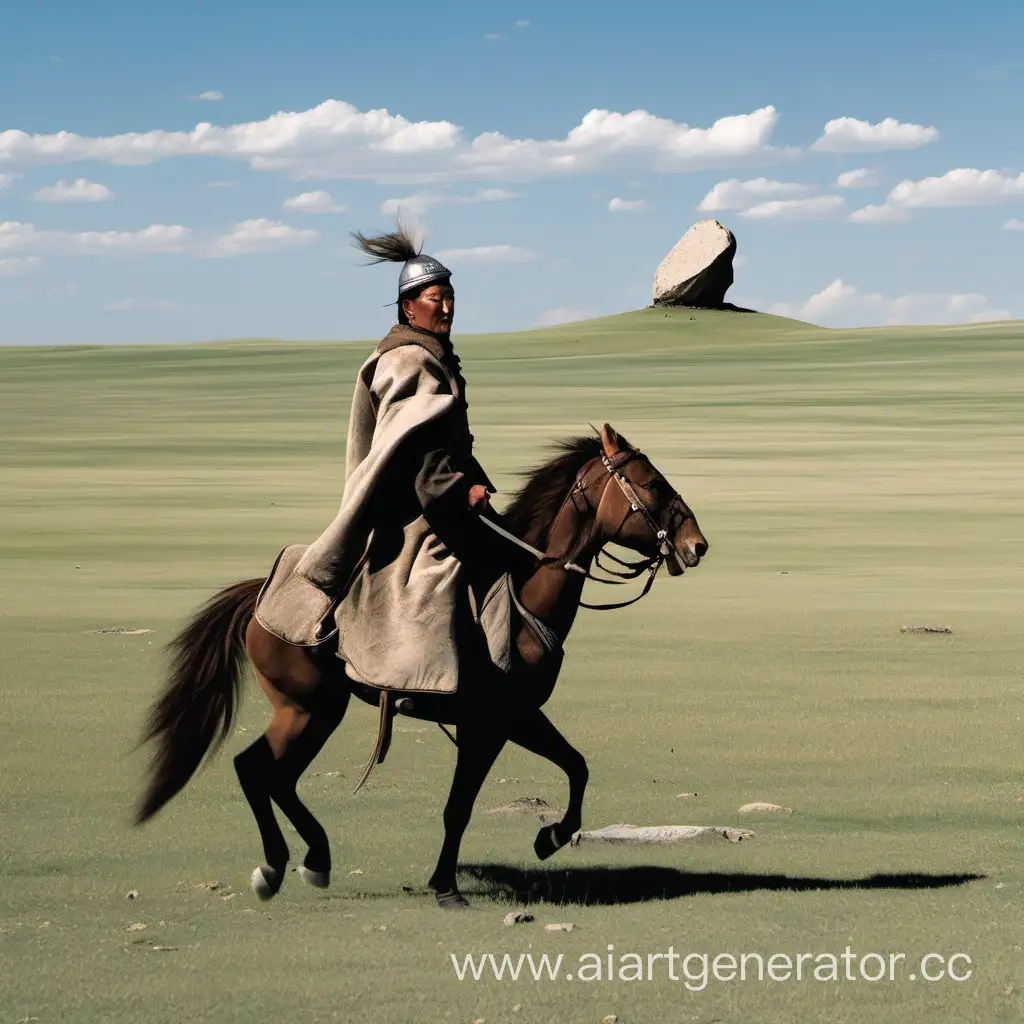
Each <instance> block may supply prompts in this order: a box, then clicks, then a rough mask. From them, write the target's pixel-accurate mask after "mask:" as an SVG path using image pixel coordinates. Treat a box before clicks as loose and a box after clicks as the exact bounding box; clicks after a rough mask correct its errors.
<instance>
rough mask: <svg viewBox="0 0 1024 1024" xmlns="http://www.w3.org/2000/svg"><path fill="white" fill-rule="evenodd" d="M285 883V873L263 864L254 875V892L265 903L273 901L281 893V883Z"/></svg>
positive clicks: (252, 882) (252, 883) (252, 881)
mask: <svg viewBox="0 0 1024 1024" xmlns="http://www.w3.org/2000/svg"><path fill="white" fill-rule="evenodd" d="M283 881H284V871H278V870H277V869H276V868H272V867H268V866H267V865H266V864H261V865H260V866H259V867H258V868H257V869H256V870H255V871H254V872H253V873H252V880H251V883H250V884H251V885H252V891H253V892H254V893H256V895H257V897H258V898H259V899H261V900H262V901H263V902H264V903H266V902H267V900H272V899H273V898H274V897H275V896H276V895H277V894H278V893H279V892H280V891H281V883H282V882H283Z"/></svg>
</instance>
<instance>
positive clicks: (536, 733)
mask: <svg viewBox="0 0 1024 1024" xmlns="http://www.w3.org/2000/svg"><path fill="white" fill-rule="evenodd" d="M508 738H509V739H510V740H511V741H512V742H513V743H517V744H518V745H519V746H521V747H523V748H524V749H525V750H529V751H530V752H531V753H534V754H537V755H539V756H540V757H544V758H547V759H548V760H549V761H551V762H553V763H554V764H556V765H558V767H559V768H561V769H562V771H564V772H565V774H566V775H567V776H568V778H569V804H568V806H567V807H566V809H565V815H564V816H563V817H562V820H561V821H559V822H557V823H556V824H554V825H545V826H544V828H542V829H541V830H540V831H539V832H538V833H537V838H536V839H535V840H534V843H533V849H534V852H535V853H536V854H537V856H538V857H539V858H540V859H541V860H546V859H547V858H548V857H550V856H551V854H553V853H555V851H557V850H560V849H561V848H562V847H563V846H565V844H566V843H568V842H569V840H570V839H572V837H573V835H574V834H575V833H576V832H578V831H579V828H580V826H581V825H582V824H583V794H584V793H585V792H586V789H587V780H588V779H589V778H590V771H589V770H588V768H587V762H586V760H585V759H584V757H583V755H582V754H581V753H580V752H579V751H578V750H577V749H576V748H575V747H574V746H573V745H572V744H571V743H569V741H568V740H567V739H566V738H565V737H564V736H563V735H562V734H561V733H560V732H559V731H558V729H556V728H555V726H554V725H552V724H551V720H550V719H549V718H548V716H547V715H545V714H544V712H543V711H541V710H540V708H538V709H537V710H536V711H533V712H531V713H529V714H527V715H526V716H525V717H523V718H521V719H518V720H516V721H515V722H514V723H513V724H512V726H511V728H510V729H509V737H508Z"/></svg>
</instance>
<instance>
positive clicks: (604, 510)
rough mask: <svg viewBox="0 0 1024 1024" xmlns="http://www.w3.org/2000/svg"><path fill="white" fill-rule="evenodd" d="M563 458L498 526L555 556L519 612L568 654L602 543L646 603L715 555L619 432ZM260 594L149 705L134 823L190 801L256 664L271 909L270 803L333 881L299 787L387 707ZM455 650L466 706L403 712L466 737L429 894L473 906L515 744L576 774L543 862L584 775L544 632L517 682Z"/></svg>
mask: <svg viewBox="0 0 1024 1024" xmlns="http://www.w3.org/2000/svg"><path fill="white" fill-rule="evenodd" d="M557 447H558V450H559V454H558V455H557V456H556V457H555V458H554V459H552V460H551V461H550V462H548V463H547V464H545V465H543V466H540V467H539V468H537V469H536V470H534V471H533V472H532V473H531V474H529V478H528V480H527V483H526V485H525V486H524V487H523V489H522V490H521V491H520V492H519V493H518V494H517V495H516V496H515V497H514V499H513V500H512V502H511V504H510V506H509V508H508V509H507V510H506V511H505V513H504V514H503V517H502V521H503V522H504V524H505V526H506V527H507V528H508V529H509V530H510V531H511V532H512V533H514V534H515V535H516V536H517V537H519V538H521V539H522V540H523V541H525V542H527V543H529V544H530V545H533V546H534V547H536V548H538V549H540V551H542V552H546V553H547V557H546V558H545V559H544V560H543V561H541V562H539V564H538V565H537V567H536V568H535V569H533V570H532V571H531V572H530V574H529V575H527V576H526V577H525V578H523V579H518V580H515V581H514V582H515V587H516V590H517V592H518V594H519V599H520V601H521V603H522V605H523V606H524V607H525V608H526V609H527V610H528V611H529V612H531V613H532V614H533V615H534V616H536V617H537V618H538V619H540V621H541V622H542V623H544V624H546V625H547V626H548V627H549V628H550V629H551V630H553V631H554V633H555V634H556V636H557V638H558V639H559V640H560V641H564V640H565V638H566V637H567V636H568V634H569V630H570V629H571V628H572V624H573V621H574V619H575V617H576V613H577V610H578V609H579V607H580V606H581V603H582V602H581V595H582V591H583V583H584V580H585V579H587V578H590V579H593V578H594V577H593V576H591V574H590V566H591V564H592V563H593V562H594V560H595V559H596V558H597V556H598V555H599V553H600V552H601V551H602V549H603V548H604V546H605V545H606V544H608V543H609V542H612V541H614V542H615V543H617V544H620V545H622V546H624V547H627V548H630V549H632V550H633V551H636V552H638V553H639V554H640V555H641V556H643V558H644V560H643V561H642V562H639V563H634V565H635V568H633V569H632V570H627V571H626V572H617V573H615V575H618V576H621V577H623V578H635V577H636V576H637V575H639V574H640V573H642V572H643V571H644V570H645V569H646V570H649V572H650V577H649V579H648V583H647V586H646V587H645V588H644V593H646V592H647V589H648V588H649V586H650V584H651V582H653V579H654V573H655V572H656V571H657V569H658V567H659V566H660V564H661V562H662V561H667V563H668V571H669V574H670V575H673V576H678V575H681V574H682V572H683V571H684V568H689V567H692V566H695V565H697V564H698V563H699V562H700V560H701V558H702V557H703V556H704V554H705V553H706V551H707V549H708V543H707V541H706V540H705V538H704V535H703V534H702V533H701V531H700V528H699V527H698V525H697V520H696V519H695V517H694V515H693V513H692V512H691V511H690V509H689V507H688V506H687V504H686V502H684V501H683V499H682V497H680V495H679V494H678V492H677V491H676V490H675V489H674V488H673V487H671V486H670V485H669V484H668V483H667V482H666V480H665V478H664V477H663V476H662V475H661V473H659V472H658V470H657V469H655V467H654V466H653V465H652V464H651V462H650V460H649V459H648V458H647V457H646V456H645V455H644V454H643V453H641V452H639V451H637V450H636V449H634V448H632V447H630V446H629V444H628V443H627V442H626V441H625V440H624V439H623V438H620V437H619V436H618V435H617V434H616V433H615V431H614V430H613V429H612V428H611V427H610V426H608V425H607V424H605V427H604V430H603V431H602V432H601V436H600V438H598V437H581V438H572V439H569V440H567V441H564V442H562V443H561V444H560V445H558V446H557ZM616 484H617V485H618V486H616ZM620 564H626V563H621V562H620ZM262 584H263V580H259V579H253V580H246V581H244V582H242V583H236V584H235V585H234V586H231V587H228V588H227V589H226V590H224V591H222V592H221V593H219V594H217V595H216V596H215V597H214V598H212V599H211V600H210V602H209V603H208V604H207V605H206V606H205V607H204V608H203V609H202V610H201V611H200V612H199V613H198V614H197V615H196V616H195V618H194V619H193V620H192V622H191V623H190V624H189V625H188V626H187V627H186V628H185V629H184V630H183V631H182V632H181V634H180V635H179V636H178V637H176V638H175V639H174V640H173V641H172V643H171V645H170V648H171V650H172V652H173V655H174V660H173V664H172V669H171V674H170V678H169V681H168V684H167V686H166V688H165V690H164V693H163V695H162V696H161V697H160V698H159V699H158V700H157V701H156V703H155V704H154V705H153V708H152V710H151V713H150V718H149V724H148V730H147V732H146V737H145V738H146V740H154V741H156V743H157V750H156V754H155V756H154V759H153V762H152V765H151V770H150V779H149V783H148V787H147V791H146V793H145V795H144V797H143V800H142V803H141V805H140V807H139V810H138V816H137V823H142V822H144V821H146V820H147V819H149V818H151V817H152V816H153V815H154V814H156V812H157V811H159V810H160V808H161V807H163V806H164V804H166V803H167V801H168V800H170V799H171V798H172V797H173V796H174V795H175V794H176V793H178V792H179V791H180V790H181V789H182V788H183V787H184V786H185V784H186V783H187V782H188V780H189V779H190V778H191V776H192V774H193V773H194V772H195V770H196V769H197V768H198V767H199V765H200V763H201V762H202V760H203V758H204V757H205V755H206V752H207V751H208V750H209V749H210V747H211V745H213V746H216V745H218V744H219V743H221V742H222V741H223V740H224V739H225V738H226V737H227V736H228V734H229V733H230V729H231V723H232V720H233V717H234V714H235V710H236V708H237V704H238V699H239V690H240V686H241V672H242V668H243V665H244V659H245V656H246V655H248V660H249V661H250V662H251V663H252V666H253V669H254V671H255V673H256V678H257V679H258V680H259V683H260V685H261V686H262V687H263V691H264V692H265V693H266V695H267V697H268V698H269V700H270V703H271V706H272V708H273V718H272V720H271V722H270V725H269V727H268V728H267V730H266V732H265V733H264V734H263V735H262V736H261V737H260V738H259V739H258V740H257V741H256V742H255V743H253V744H252V745H251V746H250V747H248V748H247V749H246V750H244V751H242V753H240V754H239V755H238V756H237V757H236V758H235V769H236V772H237V774H238V780H239V782H240V784H241V787H242V791H243V792H244V793H245V796H246V799H247V800H248V801H249V805H250V807H251V808H252V811H253V814H254V815H255V818H256V822H257V825H258V826H259V830H260V836H261V838H262V841H263V852H264V857H265V863H264V864H262V865H261V866H260V867H258V868H256V870H255V871H254V872H253V878H252V885H253V889H254V891H255V892H256V894H257V895H258V896H259V897H260V898H261V899H270V898H271V897H272V896H274V895H275V894H276V893H277V892H278V890H279V889H280V887H281V883H282V882H283V881H284V877H285V868H286V865H287V862H288V856H289V852H288V847H287V844H286V842H285V838H284V835H283V834H282V832H281V828H280V826H279V825H278V822H277V819H276V817H275V814H274V810H273V806H272V805H273V804H276V805H277V807H278V809H279V810H280V811H281V813H283V814H284V815H285V817H287V818H288V820H289V821H290V822H291V823H292V824H293V825H294V826H295V829H296V831H297V832H298V833H299V835H300V836H301V838H302V839H303V841H304V842H305V843H306V845H307V846H308V852H307V854H306V857H305V859H304V861H303V864H302V866H301V867H300V869H299V871H300V874H301V876H302V877H303V878H304V879H305V880H306V881H307V882H309V883H310V884H311V885H315V886H319V887H324V886H326V885H327V884H328V881H329V877H330V867H331V854H330V845H329V842H328V838H327V833H326V832H325V831H324V829H323V826H321V824H320V822H319V821H317V819H316V818H315V817H314V816H313V814H312V813H311V812H310V811H309V810H308V809H307V808H306V806H305V805H304V804H303V803H302V801H301V800H300V799H299V797H298V796H297V795H296V790H295V788H296V783H297V782H298V780H299V778H300V777H301V775H302V773H303V772H304V771H305V770H306V768H307V767H308V766H309V764H310V763H311V762H312V760H313V758H314V757H316V755H317V754H318V753H319V752H320V750H321V748H322V747H323V745H324V743H325V742H326V741H327V739H328V737H329V736H330V735H331V733H332V732H334V730H335V728H337V726H338V724H339V723H340V722H341V720H342V718H343V717H344V714H345V710H346V708H347V706H348V700H349V696H350V695H351V694H355V696H356V697H357V698H359V699H361V700H365V701H367V702H368V703H371V704H377V703H378V696H379V693H378V691H377V690H375V689H373V688H372V687H369V686H362V685H360V684H358V683H354V682H353V681H351V680H350V679H349V678H348V677H347V676H346V675H345V667H344V663H343V661H342V660H341V659H340V658H338V656H337V649H336V641H335V640H334V639H332V640H329V641H327V642H326V643H325V644H324V645H322V646H321V647H318V648H305V647H296V646H293V645H291V644H288V643H285V642H284V641H282V640H279V639H278V638H277V637H275V636H273V635H272V634H270V633H269V632H267V631H266V630H265V629H263V627H262V626H260V624H259V623H258V621H257V620H256V619H255V618H254V617H253V609H254V608H255V604H256V598H257V595H258V593H259V591H260V588H261V586H262ZM622 603H623V604H625V603H630V602H622ZM619 606H620V605H619V604H616V605H614V606H613V607H619ZM584 607H590V606H586V605H584ZM599 607H600V606H599ZM606 607H607V606H606ZM457 642H458V644H459V655H460V664H461V665H462V666H463V668H462V669H461V670H460V676H461V677H462V679H463V680H466V681H465V682H463V683H461V684H460V686H459V688H458V690H457V691H456V693H454V694H451V695H448V694H420V693H417V694H415V695H414V698H413V699H412V700H411V701H406V702H403V703H404V709H403V708H402V705H400V706H399V707H400V709H402V710H405V709H407V710H406V713H409V714H411V715H412V716H413V717H417V718H421V719H425V720H427V721H434V722H438V723H444V724H451V725H454V726H455V728H456V731H457V746H458V755H457V762H456V766H455V775H454V778H453V780H452V784H451V791H450V793H449V796H448V802H447V804H446V806H445V809H444V843H443V845H442V848H441V854H440V857H439V858H438V862H437V867H436V868H435V870H434V873H433V875H432V876H431V878H430V880H429V883H428V884H429V886H430V888H431V889H433V890H434V893H435V894H436V898H437V902H438V904H439V905H440V906H442V907H446V908H456V907H465V906H468V903H467V902H466V900H465V898H464V897H463V896H462V895H461V894H460V893H459V891H458V887H457V885H456V872H457V868H458V855H459V846H460V844H461V841H462V835H463V833H464V832H465V829H466V826H467V825H468V823H469V819H470V814H471V813H472V809H473V803H474V801H475V800H476V796H477V794H478V792H479V791H480V787H481V785H482V784H483V781H484V779H485V777H486V775H487V773H488V771H490V769H491V766H492V765H493V764H494V761H495V759H496V758H497V756H498V754H499V753H500V751H501V749H502V747H503V746H504V745H505V744H506V743H507V742H508V741H510V740H511V741H512V742H513V743H517V744H518V745H519V746H521V747H524V748H525V749H526V750H529V751H532V752H533V753H535V754H538V755H539V756H540V757H544V758H547V759H548V760H549V761H552V762H553V763H554V764H555V765H557V766H558V767H559V768H561V769H562V770H563V771H564V772H565V773H566V775H567V776H568V780H569V801H568V804H567V808H566V811H565V815H564V817H563V818H562V820H561V821H559V822H557V823H556V824H553V825H546V826H545V827H544V828H542V829H541V830H540V832H539V833H538V835H537V838H536V840H535V842H534V850H535V852H536V853H537V856H538V857H540V858H541V859H544V858H545V857H549V856H550V855H551V854H553V853H554V852H555V851H556V850H558V849H559V848H561V847H562V846H564V845H565V844H566V843H567V842H568V841H569V840H570V839H571V837H572V835H573V833H575V832H576V831H577V830H578V829H579V828H580V825H581V823H582V810H583V793H584V790H585V788H586V785H587V777H588V771H587V763H586V761H585V760H584V758H583V756H582V754H580V753H579V751H577V750H576V749H574V748H573V747H572V746H571V745H570V744H569V743H568V741H567V740H566V739H565V738H564V737H563V736H562V734H561V733H560V732H559V731H558V729H556V728H555V726H554V725H552V724H551V722H550V721H549V720H548V718H547V716H546V715H545V714H544V713H543V711H541V708H542V706H543V705H544V703H545V702H546V701H547V699H548V697H550V695H551V692H552V689H553V688H554V685H555V680H556V678H557V674H558V667H559V664H560V660H561V656H560V653H556V655H555V656H554V657H552V655H551V654H550V653H546V652H547V649H546V648H545V646H544V645H543V644H541V643H540V641H539V640H538V637H537V634H536V633H535V632H534V631H533V630H532V629H530V628H528V627H527V626H525V625H524V626H523V628H522V630H521V631H520V633H519V634H518V637H517V639H516V648H517V651H518V655H517V663H516V666H515V667H514V669H513V671H512V672H511V673H509V674H508V676H506V675H505V674H503V673H501V672H500V671H498V670H497V669H495V668H494V666H493V665H492V663H491V662H490V660H489V658H488V656H487V650H486V648H485V647H483V646H482V643H481V640H480V638H479V634H477V633H475V632H474V633H472V634H471V633H470V632H469V631H468V630H464V631H463V635H462V636H460V637H457ZM545 656H546V657H545Z"/></svg>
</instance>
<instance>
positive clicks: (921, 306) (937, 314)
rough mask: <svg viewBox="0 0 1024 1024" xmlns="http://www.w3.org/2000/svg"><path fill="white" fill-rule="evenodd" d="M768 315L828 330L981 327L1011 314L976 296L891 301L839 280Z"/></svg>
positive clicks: (782, 304)
mask: <svg viewBox="0 0 1024 1024" xmlns="http://www.w3.org/2000/svg"><path fill="white" fill-rule="evenodd" d="M769 312H770V313H774V314H776V315H777V316H788V317H796V318H797V319H800V320H809V321H811V322H812V323H817V324H822V325H823V326H828V327H860V326H868V325H874V324H885V325H896V324H955V323H981V322H984V321H989V320H1008V319H1010V312H1009V310H1006V309H994V308H992V307H991V306H990V305H989V301H988V299H987V298H986V297H985V296H984V295H980V294H978V293H977V292H970V293H962V294H929V293H925V292H912V293H910V294H908V295H900V296H896V297H888V296H885V295H882V294H880V293H878V292H866V293H864V292H859V291H858V290H857V289H856V288H855V287H854V286H853V285H848V284H845V283H844V282H843V281H842V279H841V278H836V280H834V281H833V282H832V283H831V284H830V285H828V286H827V287H826V288H823V289H822V290H821V291H820V292H817V293H816V294H815V295H812V296H811V297H810V298H809V299H808V300H807V301H806V302H803V303H795V304H793V303H785V302H780V303H777V304H776V305H774V306H772V307H771V308H770V309H769Z"/></svg>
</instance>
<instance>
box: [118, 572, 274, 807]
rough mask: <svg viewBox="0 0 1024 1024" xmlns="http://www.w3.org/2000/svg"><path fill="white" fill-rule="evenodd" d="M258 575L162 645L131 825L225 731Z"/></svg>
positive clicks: (166, 796)
mask: <svg viewBox="0 0 1024 1024" xmlns="http://www.w3.org/2000/svg"><path fill="white" fill-rule="evenodd" d="M263 582H264V581H263V580H244V581H243V582H241V583H235V584H234V585H233V586H230V587H228V588H227V589H226V590H222V591H221V592H220V593H219V594H217V595H216V596H215V597H212V598H211V599H210V600H209V601H208V602H207V604H206V605H205V606H204V607H203V608H202V609H201V610H200V611H199V612H198V614H197V615H196V616H195V618H193V619H192V621H191V622H190V623H189V624H188V625H187V626H186V627H185V628H184V629H183V630H182V631H181V632H180V633H179V634H178V635H177V636H176V637H175V638H174V639H173V640H172V641H171V642H170V643H169V644H168V645H167V650H168V652H169V653H170V655H171V671H170V675H169V677H168V680H167V685H166V687H165V688H164V692H163V694H162V695H161V696H160V697H159V698H158V699H157V700H156V701H155V702H154V703H153V706H152V708H151V709H150V712H149V719H148V720H147V723H146V731H145V735H144V736H143V738H142V743H148V742H149V741H150V740H153V741H155V742H156V744H157V749H156V752H155V753H154V755H153V760H152V762H151V764H150V768H149V783H148V786H147V788H146V792H145V794H144V795H143V798H142V801H141V802H140V804H139V807H138V811H137V813H136V816H135V823H136V824H137V825H141V824H142V823H143V822H144V821H148V820H149V819H150V818H152V817H153V815H154V814H156V813H157V811H159V810H160V808H162V807H163V806H164V804H166V803H167V802H168V801H169V800H170V799H171V798H172V797H173V796H175V795H176V794H177V793H178V792H180V791H181V789H182V788H184V786H185V784H186V783H187V782H188V780H189V779H190V778H192V776H193V775H194V774H195V771H196V769H197V768H198V767H199V765H200V764H201V763H202V761H203V758H204V757H205V756H206V752H207V750H209V749H210V747H211V746H212V747H213V749H214V750H216V749H217V747H219V746H220V744H221V743H223V742H224V740H225V739H226V738H227V737H228V735H229V733H230V732H231V723H232V721H233V720H234V717H235V712H236V710H237V708H238V700H239V697H240V692H241V688H242V669H243V666H244V663H245V629H246V626H247V625H248V624H249V620H250V619H251V618H252V614H253V610H254V609H255V607H256V598H257V597H258V596H259V592H260V589H261V588H262V586H263ZM140 745H141V744H140Z"/></svg>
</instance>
